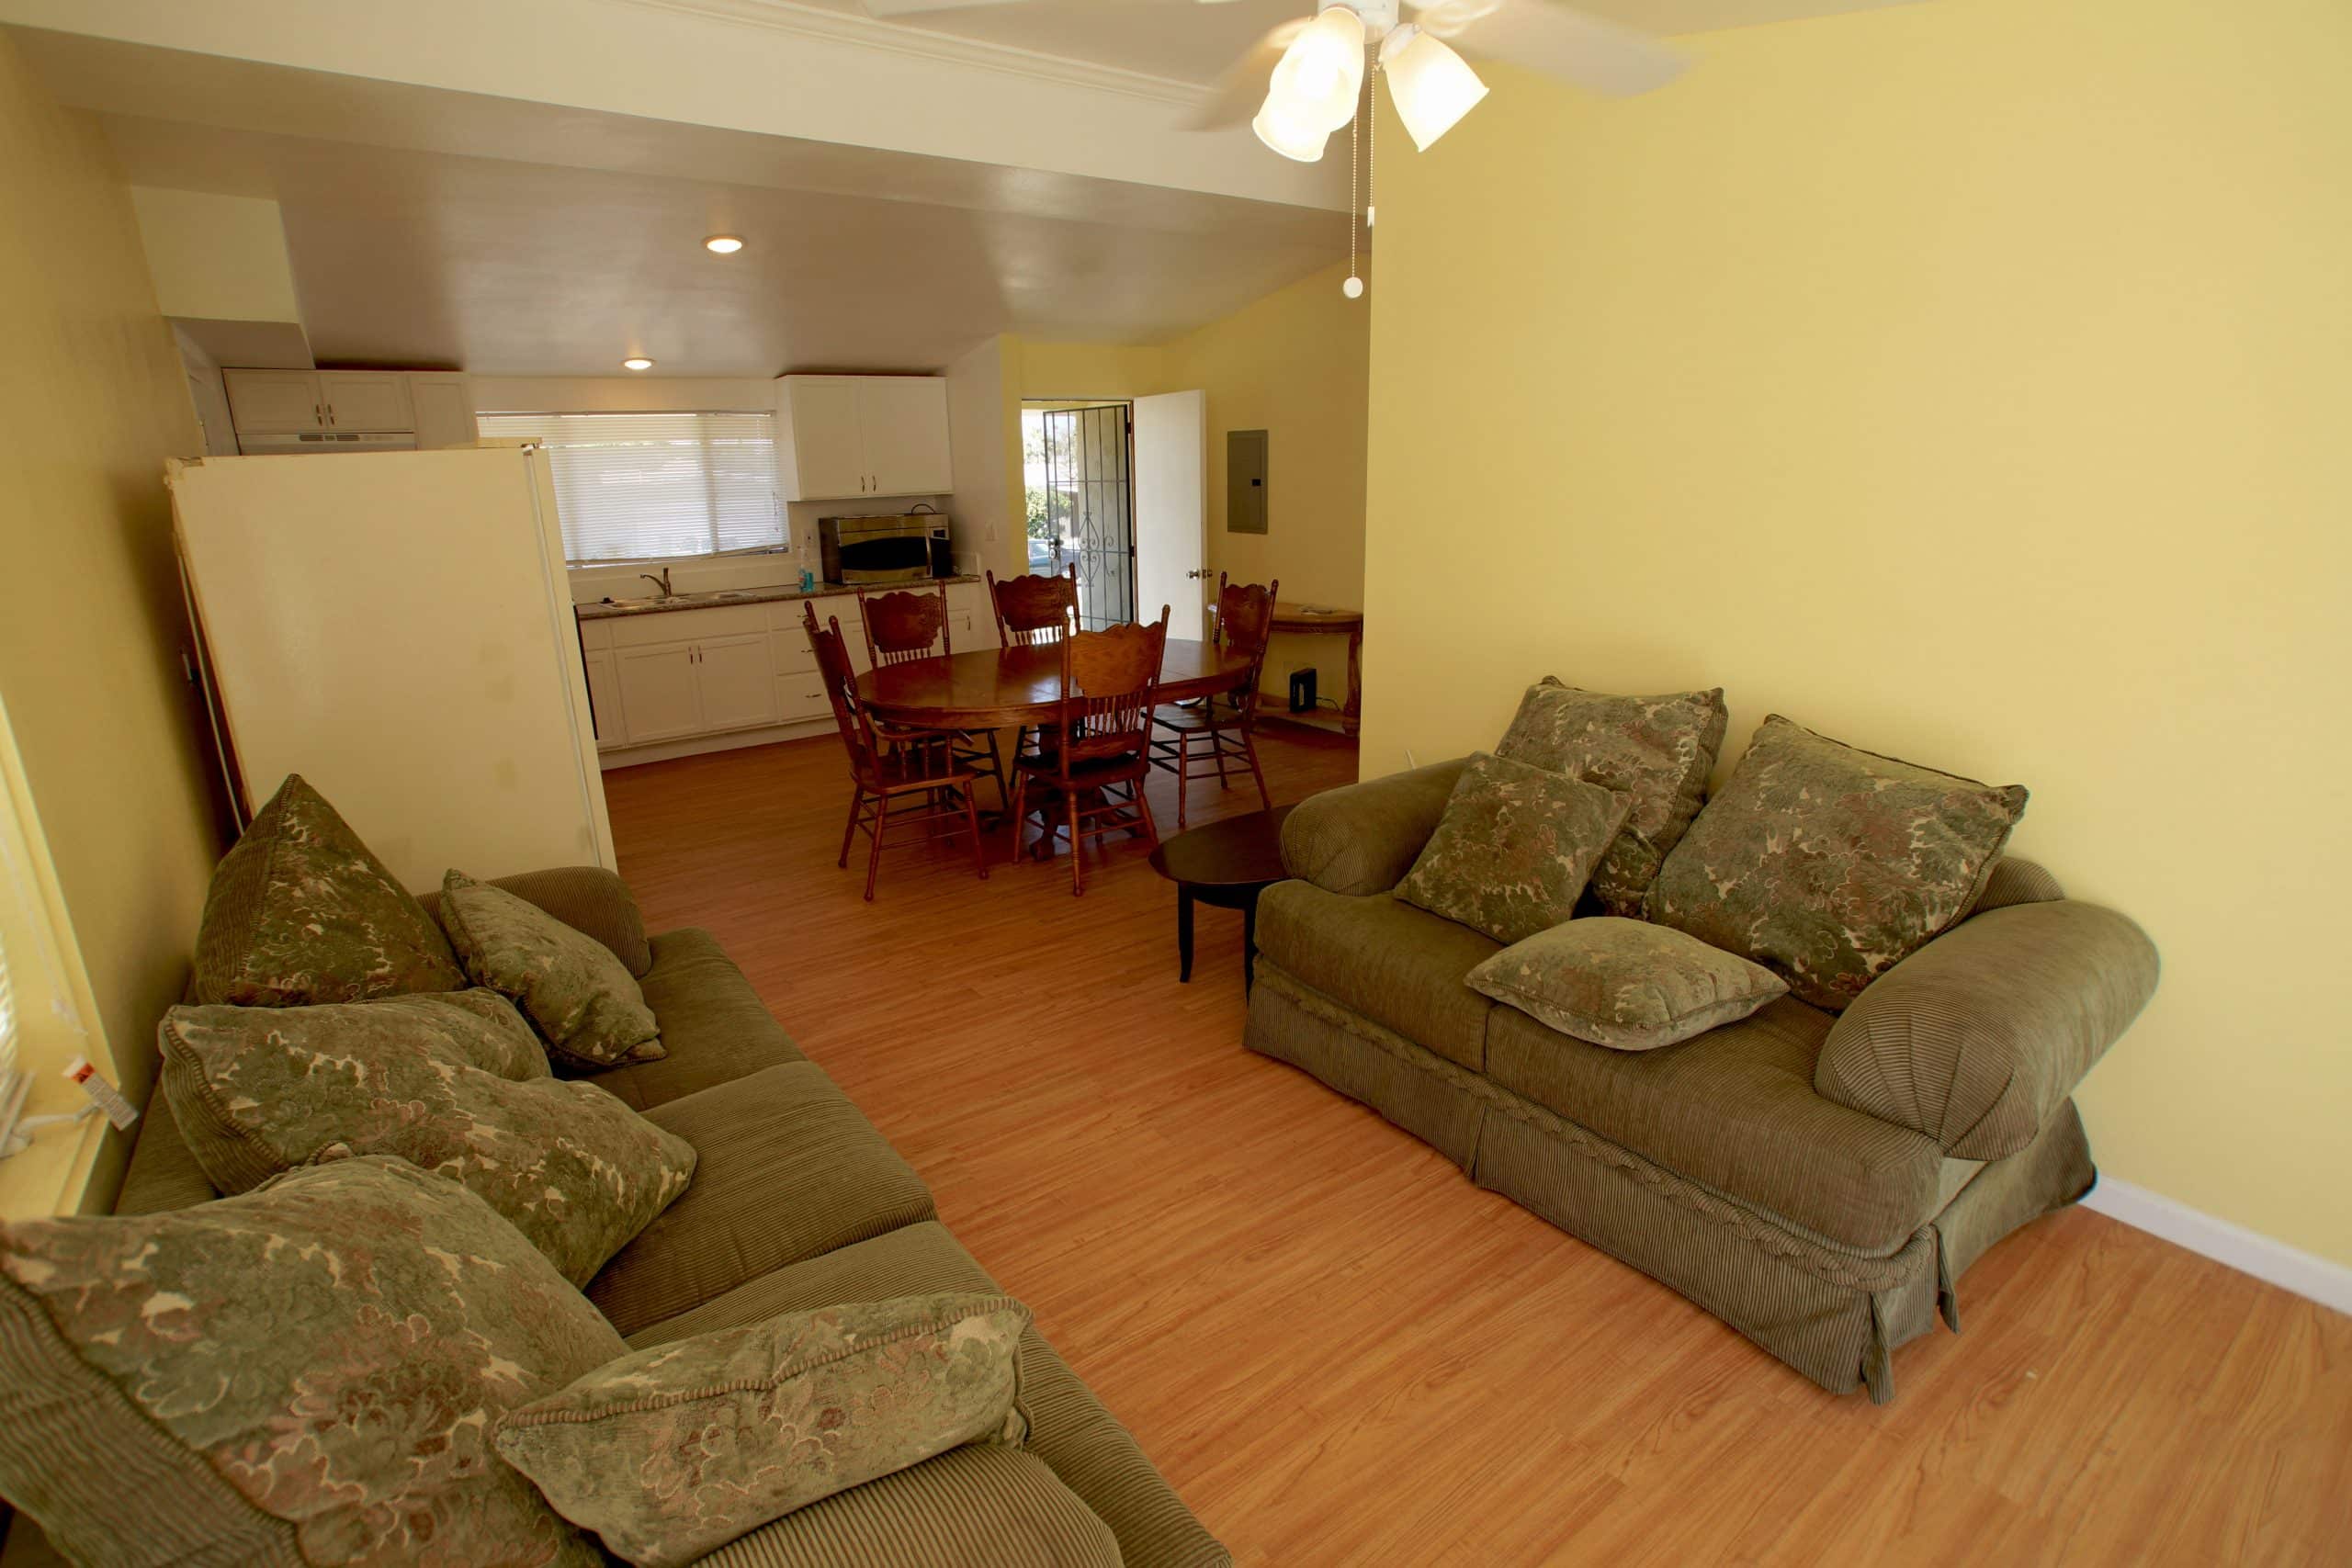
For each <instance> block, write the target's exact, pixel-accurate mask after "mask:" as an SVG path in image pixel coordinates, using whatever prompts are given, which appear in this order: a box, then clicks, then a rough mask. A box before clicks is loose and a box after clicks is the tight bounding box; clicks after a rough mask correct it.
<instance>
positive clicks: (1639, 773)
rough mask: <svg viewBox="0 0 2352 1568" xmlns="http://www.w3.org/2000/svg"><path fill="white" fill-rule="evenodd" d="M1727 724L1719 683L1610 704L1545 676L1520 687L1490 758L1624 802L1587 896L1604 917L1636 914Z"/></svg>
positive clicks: (1702, 794)
mask: <svg viewBox="0 0 2352 1568" xmlns="http://www.w3.org/2000/svg"><path fill="white" fill-rule="evenodd" d="M1729 719H1730V715H1729V712H1728V711H1727V710H1726V709H1725V708H1724V693H1723V688H1722V687H1720V686H1717V687H1715V688H1713V690H1711V691H1704V692H1672V693H1668V694H1666V695H1664V696H1658V697H1612V696H1608V695H1606V694H1602V693H1600V692H1587V691H1580V690H1578V689H1577V687H1574V686H1567V685H1563V684H1561V683H1560V682H1559V681H1558V680H1557V679H1556V678H1554V677H1546V678H1545V679H1544V681H1542V682H1539V683H1538V684H1536V685H1532V686H1530V687H1528V688H1527V694H1526V695H1525V696H1524V697H1521V699H1520V704H1519V712H1518V713H1516V714H1515V715H1513V716H1512V717H1511V721H1510V728H1509V729H1508V730H1506V731H1504V733H1503V739H1502V744H1501V745H1499V746H1498V747H1496V748H1495V754H1496V755H1497V756H1498V757H1508V758H1510V760H1511V761H1515V762H1526V763H1530V764H1532V766H1535V767H1538V768H1548V769H1550V770H1551V771H1552V772H1554V773H1566V774H1567V775H1568V776H1569V777H1570V778H1577V779H1583V780H1586V781H1587V782H1588V783H1591V784H1599V785H1600V786H1601V787H1602V788H1603V789H1615V790H1623V791H1624V792H1625V794H1626V795H1629V796H1631V797H1632V801H1633V806H1632V808H1631V809H1630V810H1629V811H1627V812H1626V814H1625V826H1624V827H1623V829H1621V830H1620V831H1619V832H1618V834H1617V837H1616V839H1615V840H1613V841H1611V844H1610V846H1609V852H1608V853H1606V854H1604V855H1602V856H1601V857H1600V864H1599V865H1597V866H1595V867H1593V871H1592V894H1593V897H1595V898H1597V899H1599V900H1600V907H1601V908H1603V909H1605V910H1607V911H1608V912H1609V913H1610V914H1612V915H1624V916H1629V917H1630V916H1636V915H1639V914H1640V913H1641V912H1642V899H1643V897H1644V896H1645V895H1646V894H1647V893H1648V892H1649V890H1650V884H1651V883H1653V882H1655V881H1657V868H1658V867H1659V866H1661V865H1663V864H1664V863H1666V857H1667V855H1668V853H1669V852H1672V850H1673V848H1674V846H1675V845H1676V844H1677V843H1679V842H1680V841H1681V838H1682V835H1683V832H1684V831H1685V830H1686V829H1689V828H1690V826H1691V818H1694V817H1696V816H1698V815H1699V807H1700V806H1701V805H1702V803H1703V802H1704V801H1705V799H1706V796H1707V774H1708V773H1709V772H1710V771H1711V770H1713V767H1714V765H1715V753H1716V752H1717V751H1719V750H1722V749H1723V743H1724V725H1725V724H1726V723H1728V722H1729Z"/></svg>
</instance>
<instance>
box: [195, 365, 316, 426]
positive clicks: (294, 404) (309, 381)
mask: <svg viewBox="0 0 2352 1568" xmlns="http://www.w3.org/2000/svg"><path fill="white" fill-rule="evenodd" d="M220 378H221V380H222V381H224V382H225V383H227V385H228V388H229V416H230V418H231V419H232V420H233V421H235V423H236V426H237V434H240V435H286V434H294V433H297V432H300V431H304V430H324V429H325V428H326V426H327V413H326V404H325V403H323V402H322V401H321V400H320V398H319V378H318V374H317V372H315V371H311V370H225V371H223V372H221V376H220Z"/></svg>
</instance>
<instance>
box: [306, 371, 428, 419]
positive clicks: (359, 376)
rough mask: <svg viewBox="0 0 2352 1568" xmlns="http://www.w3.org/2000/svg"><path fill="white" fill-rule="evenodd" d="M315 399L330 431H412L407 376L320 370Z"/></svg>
mask: <svg viewBox="0 0 2352 1568" xmlns="http://www.w3.org/2000/svg"><path fill="white" fill-rule="evenodd" d="M319 400H320V401H321V402H322V403H324V404H325V405H326V413H327V428H328V429H330V430H414V429H415V428H416V409H415V406H414V405H413V404H412V403H411V402H410V401H409V396H408V377H407V375H406V374H405V373H404V372H401V371H398V370H322V371H320V372H319Z"/></svg>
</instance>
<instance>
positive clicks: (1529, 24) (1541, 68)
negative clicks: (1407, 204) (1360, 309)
mask: <svg viewBox="0 0 2352 1568" xmlns="http://www.w3.org/2000/svg"><path fill="white" fill-rule="evenodd" d="M1138 3H1140V0H1138ZM1162 3H1170V4H1172V3H1174V0H1162ZM1195 3H1197V4H1199V5H1204V6H1218V5H1227V4H1230V3H1231V0H1195ZM1298 3H1299V4H1301V5H1304V4H1306V0H1298ZM1314 3H1315V15H1313V16H1312V17H1294V18H1293V19H1291V20H1289V21H1286V22H1283V23H1282V24H1281V25H1280V26H1278V27H1276V28H1272V30H1271V31H1269V32H1267V33H1266V34H1265V36H1264V37H1262V38H1261V39H1258V41H1257V42H1256V43H1255V44H1253V45H1251V46H1250V49H1249V50H1248V51H1246V52H1245V53H1244V54H1243V55H1242V56H1241V58H1240V59H1239V60H1238V61H1236V62H1234V64H1233V65H1232V66H1231V67H1229V68H1228V69H1227V71H1226V73H1225V74H1224V75H1223V77H1221V78H1220V79H1219V80H1218V82H1217V84H1216V87H1215V88H1214V89H1213V90H1212V91H1211V93H1210V95H1209V96H1208V98H1207V99H1206V100H1205V101H1204V103H1203V104H1202V105H1201V107H1199V108H1198V109H1197V110H1195V111H1194V113H1193V116H1192V117H1191V118H1190V120H1189V122H1188V123H1189V125H1190V127H1191V128H1192V129H1193V130H1217V129H1220V128H1222V127H1225V126H1228V125H1238V124H1240V123H1241V122H1242V121H1243V120H1248V121H1249V123H1250V129H1251V130H1254V131H1256V132H1257V135H1258V140H1259V141H1262V142H1264V143H1265V144H1266V145H1267V146H1268V147H1269V148H1271V149H1272V150H1273V151H1274V152H1279V153H1281V154H1282V155H1283V157H1285V158H1295V159H1296V160H1298V161H1299V162H1301V163H1306V164H1312V163H1315V162H1317V161H1318V160H1320V159H1321V158H1322V156H1323V152H1324V148H1325V147H1326V145H1328V143H1329V141H1330V138H1331V134H1332V133H1333V132H1334V131H1336V130H1339V129H1340V127H1342V126H1351V127H1356V128H1357V129H1356V130H1355V132H1354V135H1353V136H1351V149H1352V146H1353V144H1354V141H1355V139H1356V138H1357V137H1360V136H1361V135H1362V128H1361V126H1360V124H1359V119H1358V117H1359V115H1360V113H1361V112H1362V110H1363V108H1364V107H1366V105H1365V93H1364V78H1365V76H1366V75H1367V74H1370V75H1371V76H1372V77H1373V78H1374V81H1375V82H1377V81H1378V80H1379V79H1380V78H1382V77H1385V78H1386V79H1387V82H1388V96H1389V101H1390V102H1391V103H1393V104H1394V105H1395V106H1396V108H1397V118H1399V119H1400V120H1402V121H1403V123H1404V126H1405V131H1406V134H1408V136H1410V137H1411V138H1412V139H1413V145H1414V146H1416V147H1418V148H1419V149H1421V150H1423V151H1427V150H1428V149H1429V147H1430V144H1431V143H1433V142H1435V141H1437V139H1438V138H1439V137H1441V136H1443V135H1444V134H1445V133H1446V132H1447V131H1449V130H1453V127H1454V126H1455V125H1457V124H1459V123H1460V122H1461V119H1462V117H1463V116H1464V115H1466V114H1468V113H1469V112H1470V111H1471V110H1472V109H1473V108H1476V107H1477V105H1478V102H1479V100H1480V99H1482V98H1484V97H1485V96H1487V85H1486V84H1485V83H1484V82H1481V81H1480V80H1479V79H1478V74H1477V73H1476V71H1474V70H1472V69H1471V66H1470V63H1469V62H1468V61H1467V60H1465V59H1464V58H1463V56H1464V54H1469V55H1472V56H1474V57H1477V58H1484V59H1491V60H1498V61H1501V62H1505V63H1507V64H1511V65H1516V66H1521V67H1523V68H1525V69H1527V70H1531V71H1536V72H1540V73H1544V74H1545V75H1548V76H1553V77H1555V78H1557V79H1559V80H1561V81H1564V82H1567V83H1570V84H1572V85H1576V86H1578V87H1583V88H1587V89H1589V90H1590V91H1593V92H1599V93H1606V94H1609V95H1611V96H1632V95H1634V94H1635V93H1646V92H1648V91H1649V90H1650V89H1652V88H1654V87H1662V86H1664V85H1666V84H1668V82H1671V81H1673V80H1674V79H1675V77H1677V76H1679V75H1680V74H1681V73H1682V69H1683V66H1684V63H1685V62H1684V59H1683V56H1682V54H1681V52H1680V51H1678V50H1675V49H1673V48H1671V47H1669V46H1668V45H1667V44H1665V43H1663V42H1661V41H1659V40H1658V39H1654V38H1651V37H1649V36H1648V35H1647V34H1645V33H1640V32H1636V31H1634V29H1632V28H1624V27H1620V26H1618V25H1617V24H1616V23H1614V22H1606V21H1602V20H1601V19H1600V18H1599V17H1590V16H1587V15H1585V14H1584V13H1582V12H1580V11H1575V10H1571V9H1569V8H1568V7H1567V6H1561V5H1555V4H1554V3H1553V0H1314ZM863 4H864V5H865V9H866V11H867V12H868V13H869V14H871V15H873V16H876V17H885V18H888V17H917V16H922V15H925V14H929V13H934V12H940V11H961V10H969V9H973V8H976V7H979V6H1007V5H1020V4H1023V0H863ZM1408 11H1409V12H1410V13H1411V19H1410V20H1407V19H1406V18H1405V16H1404V13H1405V12H1408ZM1457 45H1458V46H1459V48H1458V49H1457V47H1456V46H1457ZM1252 106H1255V107H1254V112H1253V107H1252ZM1352 180H1353V173H1352V169H1351V182H1352ZM1354 203H1355V198H1354V197H1353V196H1352V195H1351V197H1350V205H1351V207H1352V206H1353V205H1354ZM1373 213H1374V209H1373V208H1372V207H1371V206H1369V205H1366V206H1364V207H1363V209H1362V216H1363V220H1364V225H1365V227H1366V228H1369V227H1371V225H1372V220H1373ZM1348 251H1349V258H1348V259H1349V266H1348V279H1347V282H1346V283H1345V285H1343V288H1344V289H1345V291H1346V293H1347V296H1348V298H1350V299H1359V298H1361V297H1362V296H1363V279H1362V278H1360V277H1358V276H1356V268H1355V234H1354V231H1353V227H1352V224H1351V229H1350V233H1349V239H1348Z"/></svg>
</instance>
